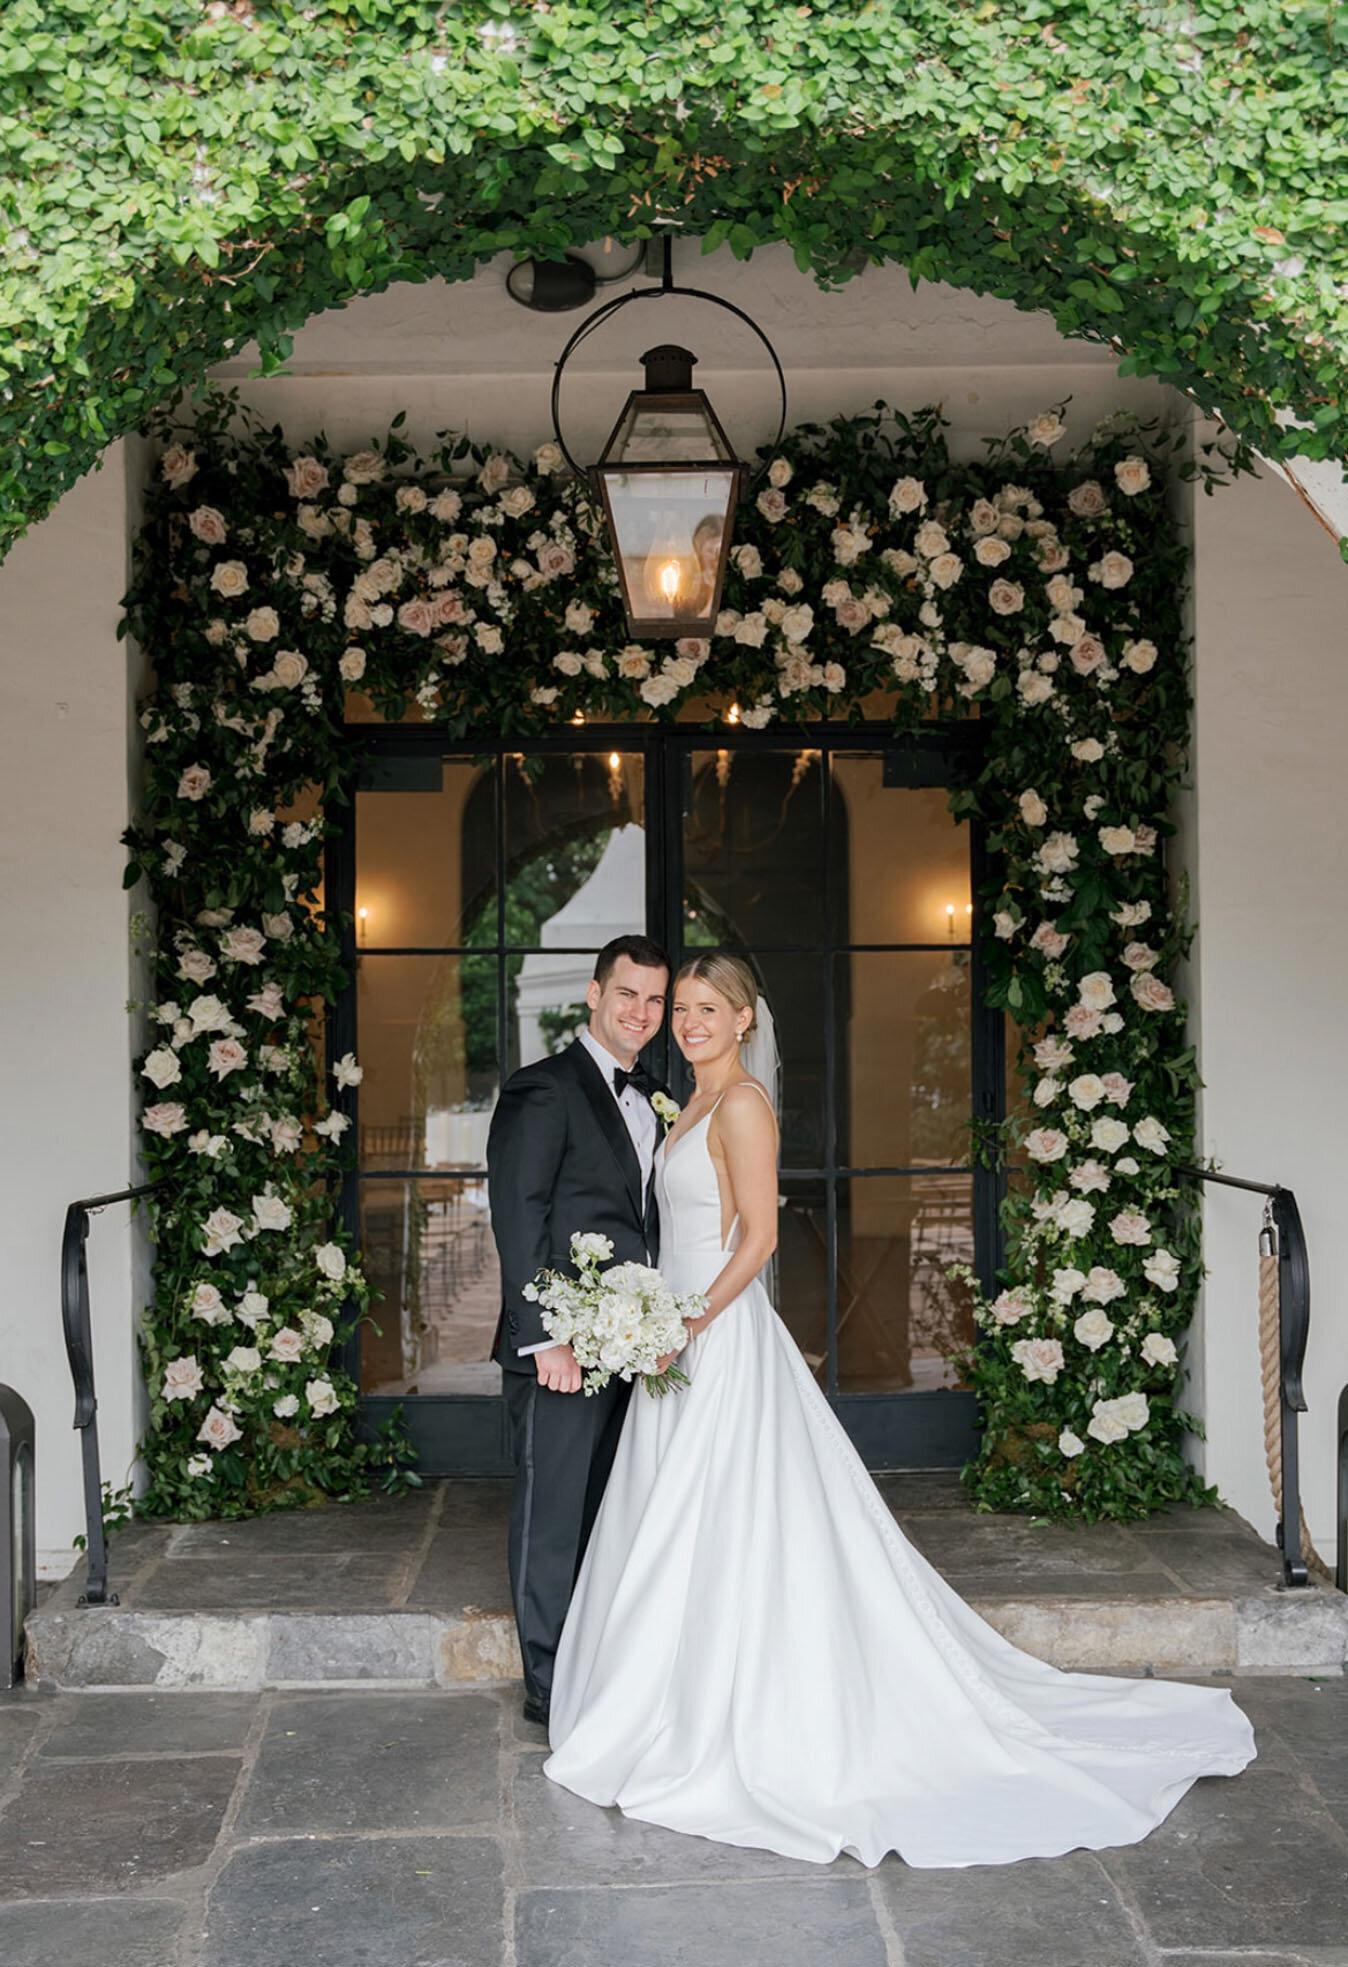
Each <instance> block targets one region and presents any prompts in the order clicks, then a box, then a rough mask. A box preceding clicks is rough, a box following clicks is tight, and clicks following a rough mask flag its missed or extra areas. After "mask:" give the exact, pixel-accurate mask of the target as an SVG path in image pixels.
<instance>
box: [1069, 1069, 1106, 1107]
mask: <svg viewBox="0 0 1348 1967" xmlns="http://www.w3.org/2000/svg"><path fill="white" fill-rule="evenodd" d="M1067 1097H1068V1098H1069V1099H1070V1100H1071V1102H1072V1104H1073V1106H1075V1107H1080V1109H1081V1111H1082V1112H1083V1113H1089V1112H1090V1111H1091V1109H1092V1108H1093V1107H1097V1106H1099V1104H1100V1102H1101V1100H1102V1099H1103V1098H1104V1097H1105V1082H1104V1080H1103V1079H1101V1077H1100V1075H1099V1074H1098V1073H1095V1072H1083V1073H1080V1074H1079V1075H1078V1076H1077V1077H1076V1078H1075V1079H1073V1080H1072V1081H1071V1082H1070V1084H1069V1085H1068V1088H1067Z"/></svg>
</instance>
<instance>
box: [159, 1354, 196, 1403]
mask: <svg viewBox="0 0 1348 1967" xmlns="http://www.w3.org/2000/svg"><path fill="white" fill-rule="evenodd" d="M205 1384H206V1380H205V1375H204V1374H203V1372H202V1370H201V1364H200V1362H199V1361H198V1360H196V1359H193V1358H191V1357H190V1356H184V1357H183V1358H182V1359H170V1360H169V1362H168V1364H167V1365H166V1366H165V1368H164V1378H163V1380H162V1382H161V1384H160V1388H159V1392H160V1395H161V1397H162V1398H163V1399H165V1400H195V1399H196V1397H197V1395H198V1394H199V1393H200V1392H201V1389H202V1387H203V1386H204V1385H205Z"/></svg>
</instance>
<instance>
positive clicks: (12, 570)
mask: <svg viewBox="0 0 1348 1967" xmlns="http://www.w3.org/2000/svg"><path fill="white" fill-rule="evenodd" d="M126 477H127V473H126V453H125V448H124V447H123V446H121V445H118V446H116V447H114V448H113V449H112V450H111V451H110V452H109V453H108V455H107V458H106V460H105V463H104V468H103V470H102V471H101V472H98V473H96V474H94V475H92V476H90V477H88V478H86V479H85V480H84V481H83V482H82V483H81V484H79V485H77V486H76V487H75V488H74V490H73V491H71V492H69V493H68V494H67V496H66V497H65V498H64V499H63V500H62V501H61V504H60V506H59V507H58V508H57V510H56V512H55V513H54V514H53V515H52V516H51V518H49V519H48V520H47V521H46V523H45V524H44V525H42V526H39V527H37V528H36V529H35V530H34V531H33V532H32V533H31V534H29V536H28V537H27V538H26V539H24V540H21V541H20V542H19V544H18V545H17V546H16V547H15V548H14V550H13V552H12V553H11V554H10V557H9V559H8V560H7V561H6V563H5V565H4V566H3V567H0V924H3V930H2V931H0V1021H2V1022H0V1113H3V1115H4V1127H3V1130H2V1131H0V1225H3V1231H2V1233H3V1247H4V1253H5V1264H4V1290H3V1292H0V1378H3V1379H4V1380H6V1381H7V1382H8V1383H9V1384H10V1385H12V1386H13V1387H14V1388H15V1389H16V1390H17V1391H18V1392H19V1393H20V1394H22V1395H23V1397H24V1399H26V1400H27V1401H28V1403H29V1405H30V1406H31V1407H32V1408H33V1410H34V1413H35V1416H36V1422H37V1446H38V1456H37V1501H38V1543H39V1546H40V1548H41V1551H42V1560H43V1568H44V1570H46V1571H47V1572H48V1573H49V1574H50V1573H60V1572H62V1571H64V1570H66V1569H68V1568H69V1567H70V1565H71V1563H72V1562H73V1559H74V1552H73V1550H72V1548H71V1539H72V1538H73V1537H74V1535H75V1534H76V1532H77V1531H78V1530H80V1529H82V1527H83V1521H84V1517H83V1505H82V1500H81V1489H80V1459H79V1437H78V1436H77V1435H76V1434H75V1432H74V1431H73V1429H72V1426H71V1418H72V1413H73V1396H72V1393H71V1386H70V1377H69V1372H68V1369H67V1366H66V1359H65V1351H64V1346H63V1343H62V1337H61V1318H60V1296H59V1265H60V1252H61V1231H62V1226H63V1221H64V1215H65V1208H66V1205H67V1203H69V1202H71V1201H72V1200H74V1199H75V1198H76V1197H81V1196H87V1195H96V1194H100V1193H108V1192H110V1191H112V1190H115V1189H119V1188H122V1187H123V1186H125V1185H126V1183H127V1180H128V1177H129V1175H130V1173H131V1169H132V1159H131V1156H132V1138H131V1111H132V1098H131V1085H130V1075H129V1062H130V1042H131V1041H130V1032H129V1027H128V1019H127V1016H126V1010H125V1005H126V1000H127V998H128V996H129V995H130V994H131V985H130V960H129V950H128V935H127V920H128V904H127V898H126V896H125V895H124V894H123V892H122V868H123V865H124V864H125V858H126V856H125V851H124V849H123V848H122V847H121V845H120V844H119V839H118V836H119V835H120V833H121V831H122V829H123V827H124V826H125V825H126V824H127V814H128V802H127V749H128V748H127V733H128V659H129V658H128V653H127V649H126V645H125V644H121V643H119V642H118V641H117V640H116V630H117V619H118V612H119V610H118V603H119V600H120V597H121V595H122V593H123V591H124V589H125V586H126V569H127V533H128V495H127V483H126ZM132 1240H133V1239H132V1231H131V1228H130V1212H129V1210H128V1209H127V1208H125V1207H122V1208H119V1209H116V1210H112V1211H109V1212H108V1213H107V1214H106V1215H104V1216H102V1217H98V1218H95V1220H94V1227H93V1232H92V1235H91V1237H90V1242H89V1259H90V1261H89V1284H90V1293H91V1298H92V1303H93V1314H94V1326H95V1331H96V1341H97V1343H96V1366H97V1375H98V1383H99V1394H100V1401H101V1410H100V1422H101V1432H102V1436H103V1472H104V1475H105V1477H107V1478H108V1479H109V1480H110V1481H111V1482H112V1483H113V1485H114V1487H116V1486H120V1485H121V1484H122V1483H124V1482H125V1481H126V1480H127V1476H128V1469H129V1464H130V1461H131V1456H132V1449H133V1440H134V1420H133V1416H134V1412H135V1403H136V1398H137V1394H136V1386H137V1373H136V1363H135V1346H134V1339H133V1312H132V1303H131V1271H132Z"/></svg>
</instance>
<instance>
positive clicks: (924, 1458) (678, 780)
mask: <svg viewBox="0 0 1348 1967" xmlns="http://www.w3.org/2000/svg"><path fill="white" fill-rule="evenodd" d="M353 736H358V740H359V742H360V744H361V746H362V749H363V764H362V766H361V769H360V776H359V780H358V784H357V789H356V792H355V795H354V799H353V802H352V808H351V823H350V825H349V826H348V828H347V830H346V833H345V835H344V836H343V838H342V839H341V840H340V841H338V842H335V843H334V846H333V857H332V867H331V870H330V879H331V882H332V888H331V892H333V893H334V894H335V895H336V896H337V898H338V903H339V906H341V907H343V908H344V909H345V910H346V911H347V912H349V914H350V915H351V917H352V919H353V922H354V925H355V926H354V930H353V936H352V946H351V949H350V951H349V956H350V963H351V969H352V973H353V976H354V983H353V985H352V987H351V988H350V989H349V990H348V991H347V992H346V993H345V994H344V997H343V999H342V1002H341V1003H340V1004H339V1006H338V1007H337V1009H336V1012H335V1014H334V1017H333V1019H332V1021H331V1025H332V1029H331V1037H330V1042H331V1043H332V1045H333V1047H334V1051H335V1052H336V1053H338V1054H340V1053H341V1052H343V1051H346V1050H348V1049H350V1050H354V1051H355V1052H356V1053H357V1055H358V1057H359V1058H360V1060H361V1063H362V1065H363V1067H364V1078H363V1080H362V1083H361V1086H360V1089H359V1111H358V1115H357V1126H356V1133H355V1139H356V1150H357V1152H356V1165H355V1167H354V1169H353V1171H352V1173H351V1175H350V1177H349V1178H348V1181H347V1183H346V1186H345V1192H344V1198H343V1207H344V1212H345V1216H346V1220H347V1222H348V1224H349V1226H350V1227H351V1228H352V1229H353V1231H354V1232H355V1233H356V1235H357V1237H358V1238H359V1241H360V1245H361V1249H362V1256H363V1262H364V1265H365V1269H366V1272H367V1275H368V1276H369V1278H370V1281H371V1283H372V1284H373V1285H374V1287H375V1289H376V1291H377V1292H378V1293H379V1294H380V1301H379V1302H378V1303H377V1304H376V1305H375V1307H374V1312H373V1321H374V1322H373V1325H367V1326H366V1327H365V1328H364V1329H363V1330H362V1331H361V1332H360V1333H359V1334H358V1335H356V1337H355V1338H354V1339H353V1340H352V1342H351V1343H350V1346H349V1349H348V1354H347V1359H346V1364H347V1365H348V1368H349V1370H350V1371H351V1372H352V1373H353V1374H354V1375H355V1377H356V1378H357V1380H358V1383H359V1385H360V1388H361V1392H362V1396H363V1401H362V1406H363V1412H364V1416H365V1420H366V1423H367V1424H368V1425H370V1426H375V1425H377V1424H378V1423H379V1421H380V1420H381V1419H382V1418H383V1417H384V1416H385V1415H386V1414H387V1413H388V1412H390V1411H391V1410H392V1409H393V1408H394V1407H395V1406H399V1405H401V1406H402V1409H403V1413H404V1418H405V1420H406V1423H407V1425H408V1428H409V1431H410V1433H411V1435H412V1437H413V1440H414V1441H415V1442H416V1444H417V1447H418V1449H419V1451H420V1454H421V1458H422V1466H423V1468H424V1469H425V1470H426V1472H427V1473H478V1474H488V1473H500V1472H503V1471H504V1470H505V1468H506V1466H507V1463H506V1458H505V1453H504V1438H503V1421H502V1412H501V1401H500V1397H499V1395H500V1374H499V1369H498V1368H497V1367H495V1366H494V1365H492V1364H491V1361H490V1358H489V1352H490V1345H491V1339H492V1334H493V1331H494V1329H495V1324H496V1317H497V1312H498V1309H499V1290H500V1280H499V1272H498V1269H497V1263H496V1254H495V1247H494V1244H493V1241H492V1237H491V1230H490V1220H489V1214H488V1209H487V1187H486V1137H487V1129H488V1126H489V1124H490V1119H491V1111H492V1108H493V1106H494V1104H495V1100H496V1096H497V1093H498V1091H499V1088H500V1087H501V1085H502V1084H503V1083H504V1081H505V1079H506V1078H507V1077H508V1076H509V1074H510V1073H511V1072H512V1071H514V1070H515V1068H516V1067H517V1066H519V1065H521V1064H526V1063H529V1062H531V1061H533V1060H534V1059H537V1058H539V1057H542V1056H544V1055H546V1054H547V1053H549V1052H553V1051H557V1050H560V1049H561V1048H562V1047H564V1046H565V1045H567V1044H568V1043H570V1042H571V1039H572V1038H573V1036H574V1034H575V1032H576V1030H577V1029H578V1028H579V1026H580V1025H582V1024H583V1022H584V1020H585V1016H586V1012H585V1008H584V996H585V987H586V984H587V983H588V981H589V978H590V974H591V967H592V964H593V959H594V954H595V952H596V950H597V949H598V948H599V947H600V946H601V945H602V944H603V943H604V942H606V941H608V940H609V938H610V937H612V936H616V935H621V934H624V933H627V932H630V931H632V930H634V929H645V930H646V931H647V932H648V933H651V934H653V935H655V936H657V937H658V938H659V939H660V940H662V941H663V942H664V943H665V945H666V946H667V947H668V948H670V949H671V950H672V951H673V952H674V954H675V956H676V958H678V957H679V956H680V955H681V954H682V953H683V952H685V951H689V950H692V949H694V948H698V947H715V946H720V947H725V948H730V949H734V950H736V951H738V952H740V953H742V954H745V955H747V956H748V958H749V960H750V961H751V962H752V963H753V965H754V968H755V970H756V971H757V974H758V977H759V981H760V986H761V989H762V992H763V1001H764V1003H765V1005H766V1007H767V1014H768V1015H769V1016H770V1017H771V1018H772V1020H773V1022H774V1024H775V1027H776V1032H777V1037H778V1042H779V1047H780V1050H781V1054H782V1060H783V1088H782V1177H781V1197H782V1211H781V1218H780V1247H779V1255H778V1259H777V1263H776V1280H777V1297H778V1304H779V1308H780V1310H781V1313H782V1316H783V1318H784V1319H785V1321H786V1323H787V1324H788V1326H789V1327H790V1329H791V1331H792V1333H793V1335H794V1336H795V1338H796V1340H797V1343H798V1344H799V1345H800V1347H801V1349H802V1351H803V1352H804V1354H805V1356H806V1358H807V1359H808V1360H809V1363H810V1365H811V1367H812V1369H813V1370H814V1372H815V1374H816V1376H817V1378H818V1381H819V1384H820V1386H821V1387H822V1388H824V1390H825V1391H826V1392H827V1394H828V1396H829V1398H830V1400H831V1401H832V1402H833V1404H834V1405H835V1407H836V1409H837V1411H838V1412H839V1414H840V1416H841V1417H842V1419H843V1421H844V1424H845V1425H846V1426H847V1428H848V1431H849V1433H850V1434H851V1435H852V1437H853V1439H854V1440H855V1441H856V1442H857V1444H858V1446H859V1447H860V1448H861V1450H862V1452H863V1454H864V1455H865V1457H866V1459H867V1461H868V1462H869V1463H870V1464H871V1465H872V1466H874V1467H891V1468H892V1467H903V1466H918V1465H923V1464H940V1465H950V1464H952V1463H954V1462H958V1461H960V1460H962V1459H964V1458H965V1457H966V1456H967V1455H968V1453H969V1452H970V1451H971V1449H972V1447H973V1445H974V1414H973V1402H972V1397H971V1396H970V1395H969V1394H968V1393H967V1392H965V1391H964V1390H963V1389H962V1388H961V1387H960V1385H959V1376H958V1371H957V1368H956V1365H955V1363H954V1361H955V1356H956V1354H957V1353H958V1351H959V1350H960V1348H961V1347H962V1346H963V1345H965V1344H966V1343H968V1341H969V1340H970V1338H971V1336H972V1332H971V1325H970V1320H969V1311H968V1305H967V1302H966V1300H965V1297H964V1295H963V1294H962V1292H961V1290H960V1288H959V1287H957V1286H956V1285H954V1284H952V1282H951V1281H950V1280H949V1279H948V1278H947V1276H946V1274H945V1273H946V1269H947V1267H948V1265H949V1264H950V1263H952V1262H955V1261H959V1262H965V1263H968V1262H972V1263H973V1264H974V1265H975V1267H976V1268H977V1269H978V1270H979V1271H980V1272H981V1273H982V1274H983V1275H984V1276H985V1277H987V1278H990V1277H991V1275H992V1272H993V1270H994V1269H995V1265H996V1211H997V1195H996V1191H995V1178H994V1177H993V1176H992V1175H990V1174H988V1173H986V1172H984V1171H979V1170H976V1169H975V1168H974V1167H973V1165H972V1154H971V1151H970V1137H969V1122H970V1120H971V1118H972V1117H973V1116H974V1115H975V1114H976V1113H988V1114H994V1113H996V1112H998V1111H1000V1103H1001V1092H1000V1087H1001V1074H1002V1064H1001V1052H1000V1038H1001V1034H1000V1023H999V1021H998V1020H996V1019H995V1018H991V1017H989V1016H988V1015H987V1014H986V1013H984V1012H982V1011H981V1009H980V1001H981V993H980V990H979V980H978V970H977V959H976V956H975V953H974V949H973V939H972V928H973V912H972V903H971V893H972V889H971V852H973V853H976V852H977V851H978V842H977V840H976V838H973V839H971V835H970V831H969V829H968V828H967V827H963V826H958V825H957V824H956V823H955V822H954V821H953V820H952V819H951V817H950V814H949V812H948V810H947V803H946V790H945V787H946V785H947V784H948V782H949V774H950V771H951V770H952V768H953V757H952V753H951V751H950V748H949V747H948V746H947V747H945V748H941V747H938V746H933V745H931V744H927V743H923V744H921V745H910V746H906V747H903V748H899V749H896V748H894V747H893V746H888V747H886V746H884V745H883V744H881V743H875V744H874V745H872V746H869V747H868V746H867V745H866V744H865V743H863V742H859V741H858V737H857V734H856V733H855V732H849V733H841V734H837V735H836V736H835V735H832V734H827V735H824V736H823V737H821V739H820V741H819V742H817V743H816V744H814V745H813V746H812V747H809V748H801V747H798V746H790V745H784V744H783V743H782V742H781V740H780V739H778V740H776V741H775V742H772V743H768V742H763V741H760V740H756V739H754V738H752V737H748V736H741V737H740V738H738V739H737V740H736V741H735V742H733V743H728V744H727V743H715V744H713V743H709V742H708V741H707V740H706V739H705V738H703V737H701V736H694V735H692V734H685V733H681V732H678V731H651V730H643V731H641V732H640V733H637V732H634V731H632V730H630V729H628V730H624V731H621V732H617V733H607V734H605V733H592V732H585V733H584V734H583V736H582V734H581V733H576V734H575V735H574V737H573V736H572V735H571V734H569V733H568V734H567V736H566V738H565V739H560V738H559V739H558V740H555V741H553V742H550V743H542V744H535V745H534V746H532V747H530V748H528V749H526V750H522V751H521V750H507V749H505V748H504V747H499V746H496V747H491V748H490V749H487V750H478V751H476V752H475V753H474V754H472V755H469V754H468V753H467V752H465V751H464V750H463V749H458V750H455V749H453V748H451V747H449V746H446V745H445V744H444V742H443V740H440V739H437V737H436V736H435V735H434V734H432V733H428V732H424V731H419V730H415V729H410V730H409V729H406V728H403V729H390V730H380V731H378V732H372V731H371V730H370V729H369V727H364V728H362V729H361V730H360V731H359V733H358V734H353ZM653 1049H654V1050H655V1052H656V1056H655V1057H653V1059H652V1061H651V1063H652V1064H653V1066H654V1067H655V1068H656V1069H658V1070H661V1071H662V1072H663V1073H664V1074H665V1075H666V1076H667V1077H669V1079H670V1081H671V1083H672V1084H673V1085H674V1086H675V1088H676V1090H681V1088H682V1074H683V1067H682V1062H681V1060H679V1059H678V1057H677V1055H674V1054H673V1053H672V1048H671V1047H670V1045H669V1042H668V1040H667V1038H666V1039H663V1040H662V1041H661V1042H660V1044H659V1045H658V1046H657V1047H655V1048H653Z"/></svg>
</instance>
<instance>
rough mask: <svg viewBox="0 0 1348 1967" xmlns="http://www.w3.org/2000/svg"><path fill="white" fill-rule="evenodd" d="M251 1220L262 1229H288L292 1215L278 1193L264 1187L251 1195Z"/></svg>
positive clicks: (292, 1218) (292, 1219)
mask: <svg viewBox="0 0 1348 1967" xmlns="http://www.w3.org/2000/svg"><path fill="white" fill-rule="evenodd" d="M253 1221H254V1222H255V1223H256V1224H257V1226H258V1228H259V1229H260V1230H262V1229H289V1228H290V1225H291V1223H292V1222H293V1221H294V1215H293V1213H292V1212H291V1209H290V1207H289V1205H288V1204H287V1203H285V1202H283V1201H282V1200H281V1197H280V1196H279V1195H276V1194H274V1193H273V1192H272V1190H271V1189H266V1190H264V1191H263V1193H262V1194H261V1195H255V1196H254V1197H253Z"/></svg>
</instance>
